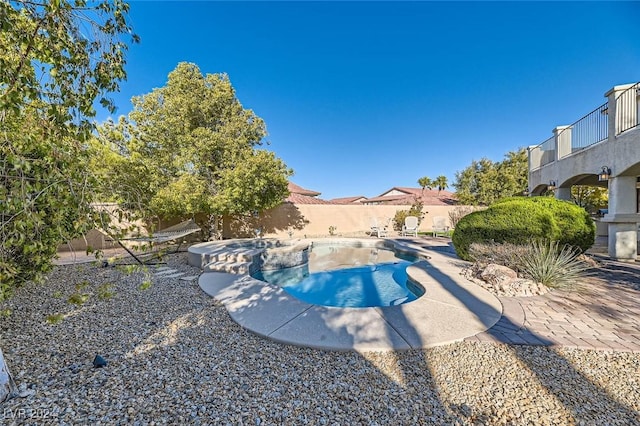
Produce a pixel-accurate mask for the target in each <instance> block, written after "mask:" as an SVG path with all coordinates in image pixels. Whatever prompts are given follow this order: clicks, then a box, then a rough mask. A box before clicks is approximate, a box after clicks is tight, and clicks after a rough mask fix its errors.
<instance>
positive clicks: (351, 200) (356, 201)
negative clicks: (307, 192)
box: [329, 195, 367, 204]
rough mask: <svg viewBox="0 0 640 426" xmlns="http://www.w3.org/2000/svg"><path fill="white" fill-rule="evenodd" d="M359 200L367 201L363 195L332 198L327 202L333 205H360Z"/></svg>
mask: <svg viewBox="0 0 640 426" xmlns="http://www.w3.org/2000/svg"><path fill="white" fill-rule="evenodd" d="M360 200H362V201H367V197H365V196H364V195H357V196H355V197H342V198H333V199H331V200H329V201H331V202H332V203H333V204H360Z"/></svg>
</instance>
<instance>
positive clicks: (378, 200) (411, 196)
mask: <svg viewBox="0 0 640 426" xmlns="http://www.w3.org/2000/svg"><path fill="white" fill-rule="evenodd" d="M416 199H419V200H421V201H422V204H423V205H425V206H451V205H455V204H457V200H456V197H455V194H453V193H452V192H449V191H446V190H441V191H438V190H436V189H426V188H425V189H424V190H423V189H422V188H409V187H403V186H394V187H393V188H391V189H389V190H387V191H385V192H383V193H382V194H380V195H378V196H377V197H372V198H367V199H366V201H364V202H363V203H364V204H366V205H378V204H387V205H411V204H413V202H414V201H415V200H416Z"/></svg>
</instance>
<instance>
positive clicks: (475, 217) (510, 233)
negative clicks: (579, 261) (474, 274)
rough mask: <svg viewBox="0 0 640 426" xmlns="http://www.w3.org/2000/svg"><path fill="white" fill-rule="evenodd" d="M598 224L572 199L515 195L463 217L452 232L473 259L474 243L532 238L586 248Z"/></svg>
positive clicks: (523, 241)
mask: <svg viewBox="0 0 640 426" xmlns="http://www.w3.org/2000/svg"><path fill="white" fill-rule="evenodd" d="M594 239H595V225H594V223H593V221H592V220H591V218H590V217H589V214H588V213H587V212H586V211H585V210H584V209H583V208H581V207H578V206H576V205H574V204H572V203H570V202H568V201H561V200H556V199H554V198H551V197H531V198H523V197H520V198H512V199H506V200H503V201H500V202H497V203H495V204H493V205H492V206H490V207H489V208H488V209H486V210H481V211H476V212H473V213H471V214H468V215H467V216H465V217H463V218H462V219H460V221H459V222H458V224H457V226H456V228H455V230H454V232H453V236H452V241H453V245H454V247H455V249H456V252H457V253H458V256H460V257H461V258H462V259H465V260H472V259H473V257H472V256H471V255H470V253H469V247H470V245H471V244H472V243H475V242H480V243H483V242H484V243H486V242H496V243H512V244H517V245H524V244H526V243H529V242H531V241H539V240H546V241H557V242H558V244H560V246H565V245H569V246H572V247H575V248H577V249H578V250H580V251H585V250H587V249H588V248H589V247H591V245H593V242H594Z"/></svg>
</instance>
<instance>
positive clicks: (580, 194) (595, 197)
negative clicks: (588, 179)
mask: <svg viewBox="0 0 640 426" xmlns="http://www.w3.org/2000/svg"><path fill="white" fill-rule="evenodd" d="M571 199H572V200H573V202H574V203H576V204H577V205H579V206H580V207H583V208H584V209H585V210H587V211H588V212H589V213H594V212H595V211H596V210H598V209H602V208H606V207H607V205H608V203H609V191H608V190H607V188H602V187H599V186H587V185H573V186H572V187H571Z"/></svg>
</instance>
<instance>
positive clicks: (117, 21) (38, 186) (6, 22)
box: [0, 0, 137, 300]
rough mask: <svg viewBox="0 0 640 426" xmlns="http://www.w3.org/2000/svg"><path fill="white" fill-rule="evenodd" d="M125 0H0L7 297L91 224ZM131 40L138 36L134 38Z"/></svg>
mask: <svg viewBox="0 0 640 426" xmlns="http://www.w3.org/2000/svg"><path fill="white" fill-rule="evenodd" d="M127 11H128V5H127V4H125V3H123V2H121V1H100V2H93V3H91V4H87V3H86V2H84V1H75V2H69V1H65V0H56V1H51V2H37V1H36V2H31V1H11V2H9V1H6V0H1V1H0V21H1V23H2V31H1V32H0V135H1V136H0V138H1V140H0V220H1V222H0V239H1V240H0V300H2V299H3V298H4V297H6V296H7V295H8V294H9V293H10V291H11V289H12V288H14V287H15V286H17V285H19V284H21V283H23V282H25V281H28V280H31V279H36V278H38V277H39V276H40V275H41V274H42V273H43V272H46V271H47V270H49V269H50V268H51V260H52V258H53V256H54V255H55V252H56V247H57V246H58V245H59V244H61V243H62V242H64V241H65V240H66V239H68V238H71V237H74V236H77V235H79V234H80V233H82V232H84V231H85V230H87V229H89V228H91V227H92V226H93V221H94V220H95V219H96V216H95V215H94V212H93V211H92V209H91V207H90V202H91V201H92V193H93V191H92V185H93V180H92V178H91V176H87V173H86V163H85V161H86V152H85V151H86V150H85V148H86V145H85V141H86V140H87V138H88V137H89V135H90V133H91V130H92V124H91V121H90V120H91V117H93V116H94V115H95V109H94V104H95V102H96V101H99V103H101V104H102V105H104V106H106V107H107V108H110V109H113V104H112V102H111V101H110V100H109V99H108V98H107V97H106V95H107V94H108V92H111V91H115V90H117V89H118V84H119V82H120V81H121V80H122V79H124V78H125V70H124V65H125V53H126V50H127V44H126V43H125V42H124V41H123V39H122V38H123V37H124V36H127V38H128V37H129V36H130V34H131V28H130V26H129V24H128V22H127V20H126V13H127ZM132 41H133V42H136V41H137V37H136V36H133V39H132Z"/></svg>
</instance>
